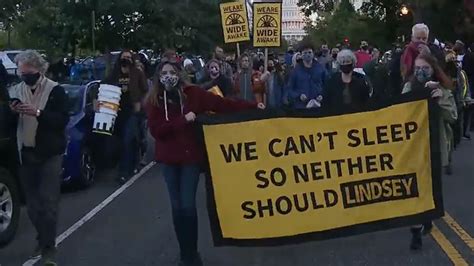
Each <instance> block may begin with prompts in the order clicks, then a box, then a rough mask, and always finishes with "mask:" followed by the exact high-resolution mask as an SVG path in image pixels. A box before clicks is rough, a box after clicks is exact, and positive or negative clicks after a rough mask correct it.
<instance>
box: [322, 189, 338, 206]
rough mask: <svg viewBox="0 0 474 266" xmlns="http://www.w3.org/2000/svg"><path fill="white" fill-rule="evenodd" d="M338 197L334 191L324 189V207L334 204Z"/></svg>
mask: <svg viewBox="0 0 474 266" xmlns="http://www.w3.org/2000/svg"><path fill="white" fill-rule="evenodd" d="M338 199H339V197H338V195H337V192H336V191H334V190H330V189H328V190H324V200H325V201H326V208H330V207H334V206H336V204H337V202H338Z"/></svg>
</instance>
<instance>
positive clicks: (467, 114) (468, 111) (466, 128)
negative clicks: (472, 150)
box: [463, 106, 474, 137]
mask: <svg viewBox="0 0 474 266" xmlns="http://www.w3.org/2000/svg"><path fill="white" fill-rule="evenodd" d="M473 108H474V106H467V107H466V108H465V109H464V117H463V122H464V125H463V136H464V137H467V136H469V135H470V131H471V122H472V109H473Z"/></svg>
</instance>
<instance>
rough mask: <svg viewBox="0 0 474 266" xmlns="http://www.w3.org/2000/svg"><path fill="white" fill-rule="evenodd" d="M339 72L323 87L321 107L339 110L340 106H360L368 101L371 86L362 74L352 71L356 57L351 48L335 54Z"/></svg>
mask: <svg viewBox="0 0 474 266" xmlns="http://www.w3.org/2000/svg"><path fill="white" fill-rule="evenodd" d="M337 62H338V63H339V69H340V73H336V74H333V75H332V76H331V77H330V78H329V80H328V82H327V83H326V86H325V88H324V94H323V102H322V107H323V108H324V109H328V110H339V109H340V108H341V107H344V106H350V107H352V108H362V107H363V106H365V104H366V103H367V102H368V101H369V99H370V95H371V88H370V86H369V84H368V82H367V80H366V79H365V77H364V76H363V75H362V74H359V73H357V72H354V66H355V65H356V63H357V59H356V57H355V55H354V53H353V52H352V51H351V50H348V49H344V50H342V51H341V52H339V54H338V55H337Z"/></svg>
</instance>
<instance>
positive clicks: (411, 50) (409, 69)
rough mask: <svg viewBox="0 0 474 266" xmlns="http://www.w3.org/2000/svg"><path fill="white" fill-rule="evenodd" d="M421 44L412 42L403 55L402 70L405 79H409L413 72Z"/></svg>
mask: <svg viewBox="0 0 474 266" xmlns="http://www.w3.org/2000/svg"><path fill="white" fill-rule="evenodd" d="M419 45H420V43H415V42H411V43H410V44H409V45H408V46H407V48H406V50H405V52H404V53H403V55H402V58H401V72H402V78H403V80H408V78H409V77H410V76H411V75H412V74H413V65H414V64H415V59H416V57H418V55H419V54H420V51H418V46H419Z"/></svg>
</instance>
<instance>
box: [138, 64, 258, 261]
mask: <svg viewBox="0 0 474 266" xmlns="http://www.w3.org/2000/svg"><path fill="white" fill-rule="evenodd" d="M180 71H181V69H180V66H178V65H176V64H173V63H170V62H166V63H163V64H162V65H160V66H158V68H157V70H156V73H155V77H154V80H155V84H154V86H153V89H152V91H151V92H150V94H149V96H148V100H147V102H148V120H149V127H150V132H151V134H152V135H153V137H154V138H155V140H156V156H155V158H156V161H157V162H159V163H162V164H163V175H164V177H165V181H166V184H167V187H168V192H169V195H170V200H171V207H172V214H173V224H174V229H175V232H176V236H177V238H178V243H179V248H180V255H181V261H180V264H179V265H202V262H201V258H200V256H199V254H198V252H197V234H198V233H197V230H198V229H197V211H196V190H197V185H198V182H199V176H200V174H201V171H200V164H201V163H202V162H203V160H204V147H201V145H199V143H198V141H197V138H196V135H195V130H194V128H193V126H194V125H193V124H194V121H195V120H196V115H199V114H203V113H206V112H209V111H212V112H218V113H219V112H220V113H226V112H227V113H229V112H237V111H242V110H247V109H254V108H257V107H258V108H261V109H263V108H265V107H264V106H263V105H262V104H258V105H257V104H256V103H249V102H244V101H239V100H232V99H225V98H221V97H219V96H216V95H214V94H212V93H210V92H207V91H205V90H203V89H201V88H199V87H197V86H193V85H190V84H186V83H185V82H184V80H183V79H182V78H181V76H180Z"/></svg>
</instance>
